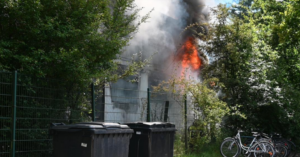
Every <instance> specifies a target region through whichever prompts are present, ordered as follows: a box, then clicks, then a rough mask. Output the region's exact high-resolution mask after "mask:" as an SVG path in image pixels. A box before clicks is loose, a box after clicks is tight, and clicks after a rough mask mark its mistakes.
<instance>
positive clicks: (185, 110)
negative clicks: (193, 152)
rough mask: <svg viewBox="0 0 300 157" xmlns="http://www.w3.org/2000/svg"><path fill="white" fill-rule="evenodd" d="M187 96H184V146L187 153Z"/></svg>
mask: <svg viewBox="0 0 300 157" xmlns="http://www.w3.org/2000/svg"><path fill="white" fill-rule="evenodd" d="M187 141H188V139H187V96H186V94H185V95H184V145H185V151H186V153H187V150H188V143H187Z"/></svg>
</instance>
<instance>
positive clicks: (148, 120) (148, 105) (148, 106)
mask: <svg viewBox="0 0 300 157" xmlns="http://www.w3.org/2000/svg"><path fill="white" fill-rule="evenodd" d="M150 121H151V106H150V89H149V88H147V122H150Z"/></svg>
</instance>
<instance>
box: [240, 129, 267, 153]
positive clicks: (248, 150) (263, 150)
mask: <svg viewBox="0 0 300 157" xmlns="http://www.w3.org/2000/svg"><path fill="white" fill-rule="evenodd" d="M235 139H236V141H237V142H238V145H239V147H240V148H241V149H243V150H244V151H246V154H248V153H249V152H255V153H258V152H265V151H266V148H265V146H264V145H263V148H262V150H260V151H257V150H254V149H252V150H251V149H250V148H252V146H253V144H254V143H255V142H256V141H258V140H257V138H256V137H254V138H253V140H252V141H251V143H250V145H249V147H247V146H244V145H243V144H242V140H241V135H240V131H238V133H237V134H236V136H235Z"/></svg>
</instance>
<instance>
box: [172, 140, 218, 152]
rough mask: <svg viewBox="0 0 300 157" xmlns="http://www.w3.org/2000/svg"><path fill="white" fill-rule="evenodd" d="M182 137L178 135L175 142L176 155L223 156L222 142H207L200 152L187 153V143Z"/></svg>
mask: <svg viewBox="0 0 300 157" xmlns="http://www.w3.org/2000/svg"><path fill="white" fill-rule="evenodd" d="M181 138H182V137H180V136H176V140H175V143H174V156H175V157H222V156H221V154H220V144H219V143H218V142H217V143H215V144H207V145H205V146H203V147H202V148H201V150H199V152H198V153H194V154H189V153H188V154H185V145H184V142H182V141H183V140H182V139H181Z"/></svg>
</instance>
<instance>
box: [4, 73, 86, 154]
mask: <svg viewBox="0 0 300 157" xmlns="http://www.w3.org/2000/svg"><path fill="white" fill-rule="evenodd" d="M70 95H71V94H70V93H67V91H66V89H64V88H61V87H59V82H58V80H50V79H40V78H34V77H28V76H25V75H20V74H18V73H17V72H13V73H5V72H2V73H0V156H1V157H41V156H43V157H47V156H51V152H52V141H51V138H50V136H49V127H50V125H51V123H55V122H63V123H66V124H69V123H74V122H80V121H84V120H88V115H85V114H82V113H83V112H84V111H85V110H84V109H82V108H79V106H77V104H76V102H74V100H72V98H71V97H70ZM74 103H75V104H74ZM74 106H75V107H74Z"/></svg>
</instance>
